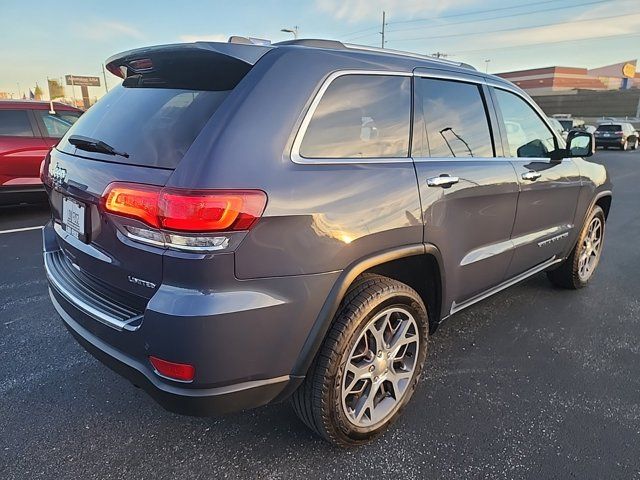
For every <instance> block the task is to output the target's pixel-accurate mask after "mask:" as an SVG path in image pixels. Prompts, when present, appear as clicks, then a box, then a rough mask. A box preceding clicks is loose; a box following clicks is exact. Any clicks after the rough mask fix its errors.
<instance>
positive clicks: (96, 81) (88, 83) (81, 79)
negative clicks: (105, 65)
mask: <svg viewBox="0 0 640 480" xmlns="http://www.w3.org/2000/svg"><path fill="white" fill-rule="evenodd" d="M64 78H65V80H66V82H67V85H74V86H76V87H99V86H100V77H85V76H82V75H65V76H64Z"/></svg>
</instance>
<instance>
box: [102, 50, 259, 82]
mask: <svg viewBox="0 0 640 480" xmlns="http://www.w3.org/2000/svg"><path fill="white" fill-rule="evenodd" d="M271 48H272V47H271V46H268V45H256V44H243V43H217V42H195V43H177V44H170V45H159V46H155V47H144V48H137V49H135V50H128V51H126V52H122V53H118V54H116V55H113V56H112V57H109V58H108V59H107V61H106V62H105V66H106V68H107V70H109V71H110V72H111V73H113V74H114V75H116V76H118V77H120V78H127V77H128V76H131V75H136V74H144V73H149V72H152V71H153V70H154V69H155V65H156V64H154V62H153V59H154V58H156V59H158V60H159V62H160V63H162V60H163V59H170V58H171V57H173V58H176V56H187V57H198V58H204V57H210V58H211V59H213V60H215V59H219V60H222V61H224V63H226V64H230V65H232V66H235V67H236V68H239V69H240V70H242V69H244V70H249V69H250V68H251V67H252V66H253V65H255V63H256V62H257V61H258V60H259V59H260V58H261V57H262V56H263V55H264V54H265V53H267V52H268V51H269V50H271Z"/></svg>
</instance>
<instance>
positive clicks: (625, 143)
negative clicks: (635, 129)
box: [620, 140, 629, 152]
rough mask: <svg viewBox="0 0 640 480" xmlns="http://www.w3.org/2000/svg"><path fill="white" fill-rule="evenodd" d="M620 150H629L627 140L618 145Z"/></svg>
mask: <svg viewBox="0 0 640 480" xmlns="http://www.w3.org/2000/svg"><path fill="white" fill-rule="evenodd" d="M620 150H622V151H623V152H626V151H627V150H629V142H628V141H627V140H625V141H624V143H623V144H622V146H621V147H620Z"/></svg>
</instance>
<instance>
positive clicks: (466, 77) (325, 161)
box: [291, 67, 562, 165]
mask: <svg viewBox="0 0 640 480" xmlns="http://www.w3.org/2000/svg"><path fill="white" fill-rule="evenodd" d="M416 68H417V69H418V70H416V69H414V70H413V71H412V72H402V71H393V70H355V69H346V70H336V71H334V72H333V73H331V74H330V75H329V76H328V77H327V78H326V79H325V80H324V81H323V82H322V85H321V86H320V88H319V89H318V91H317V93H316V94H315V96H314V98H313V100H312V102H311V105H309V108H308V110H307V112H306V113H305V114H304V117H303V119H302V123H301V124H300V127H298V131H297V132H296V135H295V137H294V141H293V145H292V147H291V161H292V162H293V163H296V164H298V165H345V164H369V163H372V164H378V163H380V164H384V163H413V162H417V163H426V162H444V161H449V162H450V161H468V162H469V161H479V160H480V161H483V162H504V161H507V162H508V161H512V160H516V159H518V158H520V157H504V156H501V157H442V158H437V157H411V156H410V152H408V155H407V156H406V157H382V158H375V157H372V158H306V157H303V156H302V155H300V147H301V145H302V140H303V139H304V136H305V134H306V133H307V128H308V127H309V123H311V119H312V118H313V114H314V113H315V111H316V109H317V108H318V105H319V104H320V101H321V100H322V97H323V96H324V94H325V92H326V91H327V89H328V88H329V86H331V84H332V83H333V81H334V80H335V79H337V78H340V77H342V76H345V75H387V76H396V77H421V78H433V79H437V80H450V81H457V82H465V83H472V84H476V85H486V86H488V87H493V88H498V89H501V90H505V91H507V92H510V93H513V94H515V95H516V96H518V97H519V98H521V99H522V100H523V101H524V102H525V103H526V104H527V105H529V107H531V108H532V109H533V110H534V111H535V112H536V113H537V114H538V116H539V117H540V119H541V120H542V122H543V123H544V124H545V125H546V126H547V128H548V129H549V130H550V131H551V133H552V135H553V136H554V137H555V138H556V141H557V142H558V143H557V145H558V146H560V145H561V144H562V141H561V140H562V139H561V138H559V137H558V135H557V134H556V132H555V130H554V129H553V128H552V127H551V125H550V124H549V121H548V119H547V117H546V115H545V114H544V112H542V110H541V109H540V107H538V106H537V105H536V104H535V103H534V102H533V101H532V100H531V99H530V98H529V97H528V95H527V94H526V93H525V92H522V91H521V90H520V89H518V87H516V86H515V85H512V84H510V83H507V82H505V83H503V82H500V81H497V80H494V79H492V78H489V77H485V76H483V75H481V74H476V73H474V72H469V73H467V72H454V71H450V70H444V69H443V70H437V69H434V70H432V71H424V70H420V69H423V68H428V67H416ZM412 101H413V99H412ZM411 121H412V122H413V119H411ZM529 160H530V158H529ZM546 160H548V159H546Z"/></svg>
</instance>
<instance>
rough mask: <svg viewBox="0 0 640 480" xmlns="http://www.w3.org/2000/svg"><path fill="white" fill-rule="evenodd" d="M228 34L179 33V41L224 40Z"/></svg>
mask: <svg viewBox="0 0 640 480" xmlns="http://www.w3.org/2000/svg"><path fill="white" fill-rule="evenodd" d="M228 39H229V35H225V34H223V33H213V34H207V35H180V41H181V42H226V41H227V40H228Z"/></svg>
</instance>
